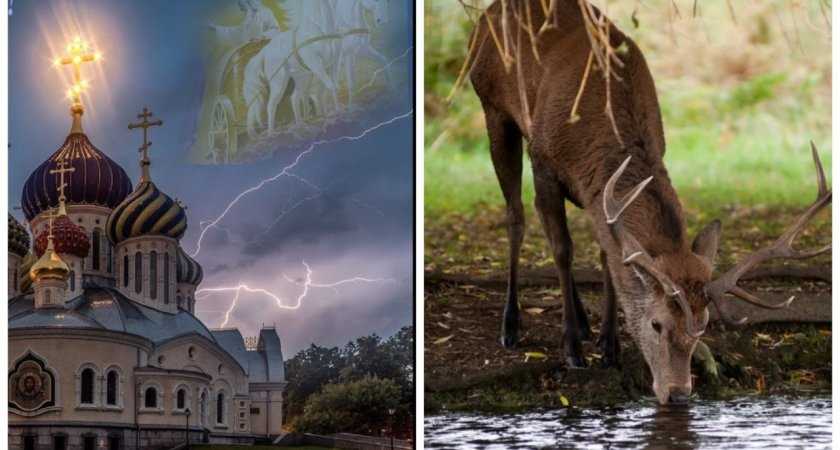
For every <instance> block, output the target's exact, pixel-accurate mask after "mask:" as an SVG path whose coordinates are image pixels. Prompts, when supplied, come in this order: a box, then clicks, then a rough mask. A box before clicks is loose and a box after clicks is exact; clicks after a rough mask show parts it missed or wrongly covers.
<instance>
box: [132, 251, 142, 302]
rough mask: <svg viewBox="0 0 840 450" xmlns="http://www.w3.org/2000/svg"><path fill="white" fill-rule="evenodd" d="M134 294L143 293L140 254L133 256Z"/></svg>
mask: <svg viewBox="0 0 840 450" xmlns="http://www.w3.org/2000/svg"><path fill="white" fill-rule="evenodd" d="M134 292H137V293H138V294H139V293H141V292H143V255H142V254H141V253H140V252H137V253H135V254H134Z"/></svg>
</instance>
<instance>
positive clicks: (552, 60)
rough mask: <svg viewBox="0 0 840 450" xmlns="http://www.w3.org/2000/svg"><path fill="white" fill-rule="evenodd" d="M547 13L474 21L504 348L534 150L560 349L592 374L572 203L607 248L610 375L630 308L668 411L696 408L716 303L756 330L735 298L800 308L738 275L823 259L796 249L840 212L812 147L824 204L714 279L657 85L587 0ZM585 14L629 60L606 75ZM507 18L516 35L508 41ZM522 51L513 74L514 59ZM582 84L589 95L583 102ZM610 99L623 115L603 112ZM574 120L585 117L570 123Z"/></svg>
mask: <svg viewBox="0 0 840 450" xmlns="http://www.w3.org/2000/svg"><path fill="white" fill-rule="evenodd" d="M548 4H549V1H546V0H497V1H495V2H494V3H492V4H491V5H490V6H488V8H487V9H485V10H484V12H483V15H482V16H481V18H479V19H478V20H477V21H476V25H475V27H474V29H473V32H472V35H471V40H470V49H469V50H468V57H467V65H466V66H465V67H469V69H468V70H467V72H466V73H467V74H468V75H469V78H470V81H471V84H472V86H473V89H474V91H475V92H476V94H477V96H478V98H479V99H480V103H481V106H482V109H483V112H484V116H485V122H486V128H487V134H488V138H489V150H490V157H491V159H492V163H493V167H494V170H495V173H496V176H497V179H498V182H499V186H500V188H501V191H502V195H503V197H504V200H505V205H506V206H505V209H506V215H507V221H506V225H507V237H508V261H507V262H508V264H507V292H506V295H505V296H506V299H505V306H504V310H503V313H502V327H501V344H502V345H503V346H504V347H506V348H513V347H515V346H516V345H517V343H518V341H519V337H520V333H521V317H520V310H519V296H518V292H517V274H518V271H519V253H520V248H521V246H522V241H523V237H524V229H525V215H524V208H523V204H522V198H521V197H522V171H523V142H524V143H525V144H527V155H528V157H529V158H530V161H531V167H532V172H533V183H534V190H535V200H534V204H535V207H536V211H537V214H538V216H539V219H540V222H541V223H542V228H543V231H544V234H545V235H546V237H547V240H548V244H549V246H550V249H551V253H552V256H553V259H554V263H555V264H554V265H555V266H556V270H557V275H558V277H559V282H560V287H561V290H560V292H561V295H562V298H563V301H562V306H563V327H562V329H563V331H562V336H561V338H560V340H561V345H562V348H563V357H564V361H565V364H566V367H568V368H570V369H572V368H585V367H586V361H585V359H584V356H583V353H582V342H583V341H586V340H591V338H592V332H591V330H590V326H589V322H588V319H587V316H586V311H585V309H584V307H583V304H582V302H581V299H580V295H579V293H578V291H577V288H576V287H575V280H574V277H573V274H572V258H573V243H572V239H571V236H570V232H569V227H568V224H567V216H566V201H568V202H570V203H571V204H573V205H574V206H576V207H577V208H580V209H582V210H583V211H584V214H585V215H586V216H587V218H588V219H589V221H590V222H591V226H592V228H593V231H594V235H595V239H596V240H597V243H598V245H599V246H600V248H601V252H600V259H601V265H602V267H603V274H604V275H603V276H604V278H603V285H604V290H603V296H604V299H605V302H604V310H603V314H602V322H601V326H600V333H599V338H598V340H597V342H596V345H597V348H598V350H599V351H600V353H601V355H602V358H601V361H602V365H603V366H604V367H617V368H618V367H620V366H619V356H620V345H619V340H618V337H619V334H618V307H619V306H620V307H621V310H622V312H623V315H624V323H625V325H624V326H625V329H626V330H627V332H628V333H629V334H630V336H631V337H632V339H633V341H634V343H635V344H636V345H637V346H638V348H639V349H640V351H641V353H642V355H643V357H644V360H645V362H646V364H647V367H648V368H649V370H650V373H651V375H652V379H653V386H652V390H653V393H654V394H655V397H656V400H657V401H658V403H660V404H663V405H664V404H668V403H675V404H683V403H687V402H688V401H689V397H690V395H691V392H692V377H691V356H692V353H693V352H694V349H695V347H696V345H697V343H698V340H699V338H700V337H701V336H702V335H703V333H704V332H705V331H706V328H707V326H708V323H709V317H710V312H709V308H710V305H714V307H715V309H716V310H717V312H718V315H719V317H720V319H721V321H722V322H724V324H726V325H728V326H741V325H744V324H745V323H746V322H747V318H746V317H742V318H736V317H731V316H730V315H729V314H727V312H726V309H725V303H726V302H728V301H734V300H737V301H744V302H747V303H750V304H752V305H755V306H757V307H761V308H768V309H777V308H785V307H788V306H789V305H790V304H791V302H792V301H793V297H791V298H790V299H788V300H787V301H785V302H782V303H779V304H769V303H766V302H764V301H762V300H761V299H760V298H758V297H757V296H755V295H754V294H752V293H751V292H749V291H748V290H746V289H745V288H744V287H741V286H739V285H738V280H739V278H741V277H742V276H743V275H744V274H745V273H747V272H748V271H749V270H751V269H752V268H754V267H756V266H757V265H759V264H761V263H763V262H765V261H768V260H772V259H782V258H784V259H805V258H811V257H814V256H817V255H820V254H823V253H825V252H828V251H829V250H830V247H831V246H830V244H829V245H827V246H825V247H823V248H818V249H814V250H797V249H795V248H794V241H795V240H796V238H797V237H798V236H799V234H800V233H801V232H802V230H803V229H804V228H805V226H806V225H807V224H808V223H809V221H810V220H811V219H812V218H813V217H814V216H815V215H816V214H817V213H818V212H820V211H821V210H823V209H824V208H825V207H826V206H827V205H828V204H830V202H831V191H830V190H829V188H828V187H827V184H826V178H825V173H824V171H823V168H822V164H821V162H820V159H819V154H818V152H817V150H816V148H815V147H814V144H813V143H811V146H812V147H811V150H812V154H813V159H814V164H815V167H816V173H817V184H818V195H817V199H816V201H815V202H814V203H813V204H811V205H810V206H809V207H808V208H807V209H806V210H805V211H804V212H803V213H802V214H801V215H800V216H799V217H798V218H797V219H796V220H795V221H794V223H793V224H792V225H791V226H790V227H789V228H788V229H787V230H786V231H785V232H784V233H783V234H782V235H781V236H780V237H779V238H778V239H777V240H776V241H775V242H774V243H772V244H771V245H769V246H768V247H766V248H761V249H759V250H756V251H755V252H754V253H752V254H750V255H748V256H746V257H744V258H743V259H742V260H741V261H739V262H737V263H736V264H735V265H734V266H733V267H732V268H730V269H729V270H728V271H726V272H725V273H723V274H721V275H719V276H717V277H713V275H714V271H715V259H716V256H717V252H718V244H719V242H720V239H721V222H720V220H715V221H713V222H711V223H710V224H709V225H707V226H706V227H705V228H702V229H701V231H699V233H698V234H697V235H696V236H695V237H694V239H693V240H690V239H689V236H687V230H686V228H687V226H686V220H685V216H684V213H683V209H682V206H681V203H680V200H679V198H678V196H677V193H676V190H675V189H674V187H673V185H672V184H671V180H670V178H669V175H668V171H667V169H666V167H665V164H664V162H663V158H664V155H665V136H664V131H663V124H662V118H661V113H660V108H659V103H658V97H657V94H656V88H655V85H654V80H653V76H652V74H651V72H650V70H649V68H648V66H647V63H646V61H645V58H644V56H643V54H642V52H641V50H640V48H639V47H638V46H637V45H636V43H635V42H633V40H632V39H630V38H629V37H627V36H626V35H625V34H624V33H622V32H621V31H620V30H619V29H618V28H617V27H616V26H615V25H614V24H612V23H611V22H610V21H609V20H608V19H606V17H605V16H603V15H602V13H601V11H599V10H598V9H597V8H595V7H594V6H592V5H590V4H588V3H586V1H585V0H550V8H548V9H547V10H546V9H545V7H546V5H548ZM583 8H590V9H589V11H590V12H591V13H592V16H591V17H594V19H595V21H596V22H600V23H602V24H604V23H606V25H607V26H606V27H605V29H606V30H607V32H606V36H607V40H608V42H609V44H610V47H611V48H612V49H623V51H615V52H612V53H608V54H606V56H605V58H609V59H611V61H612V62H613V64H612V65H611V67H609V68H608V70H607V68H605V67H602V66H599V67H590V66H591V65H592V58H593V56H592V55H593V52H594V49H593V40H592V39H591V35H590V34H588V33H587V28H586V27H587V26H588V25H587V23H586V21H585V17H584V14H585V12H584V9H583ZM546 18H548V20H546ZM505 21H508V22H509V23H508V25H509V26H510V27H512V28H509V29H512V30H514V31H513V32H511V33H509V34H508V35H504V36H502V31H501V30H503V27H504V26H505V25H506V24H505V23H504V22H505ZM541 24H543V25H542V26H540V25H541ZM596 42H597V41H596ZM517 50H518V51H517ZM508 52H509V53H508ZM514 53H515V57H516V61H515V64H512V63H511V62H510V60H509V59H507V60H506V58H508V55H509V54H514ZM599 69H600V72H599ZM604 72H609V74H608V75H607V76H604ZM604 79H607V80H611V81H612V82H611V83H604V82H603V81H604ZM587 80H588V83H587ZM582 83H586V84H585V91H584V92H583V94H584V95H582V96H578V95H576V94H577V91H578V90H579V86H580V85H581V84H582ZM581 89H582V88H581ZM576 97H579V98H578V100H579V102H578V101H575V99H576ZM607 101H608V102H609V103H608V105H609V107H610V109H611V111H610V112H611V114H605V103H606V102H607ZM575 107H576V108H577V110H576V111H575V110H574V109H573V108H575ZM575 114H577V116H578V117H579V120H569V118H570V117H573V116H574V115H575Z"/></svg>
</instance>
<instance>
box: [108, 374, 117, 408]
mask: <svg viewBox="0 0 840 450" xmlns="http://www.w3.org/2000/svg"><path fill="white" fill-rule="evenodd" d="M119 382H120V374H119V373H117V371H116V370H112V371H110V372H108V376H107V377H106V389H105V391H106V392H105V403H106V404H107V405H111V406H116V405H117V389H118V388H119Z"/></svg>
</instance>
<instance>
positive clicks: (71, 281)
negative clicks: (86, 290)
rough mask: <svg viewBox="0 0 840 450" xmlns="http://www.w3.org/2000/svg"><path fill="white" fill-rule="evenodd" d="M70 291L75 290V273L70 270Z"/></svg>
mask: <svg viewBox="0 0 840 450" xmlns="http://www.w3.org/2000/svg"><path fill="white" fill-rule="evenodd" d="M70 290H71V291H75V290H76V272H75V271H72V270H71V271H70Z"/></svg>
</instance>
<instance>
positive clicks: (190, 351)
mask: <svg viewBox="0 0 840 450" xmlns="http://www.w3.org/2000/svg"><path fill="white" fill-rule="evenodd" d="M187 356H189V357H190V359H195V347H190V348H188V349H187Z"/></svg>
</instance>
